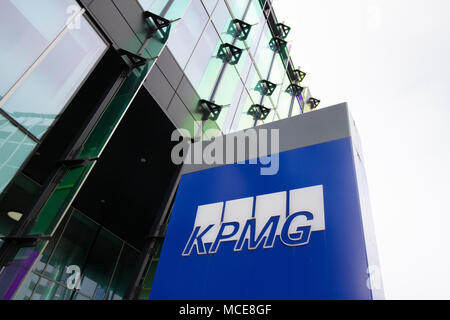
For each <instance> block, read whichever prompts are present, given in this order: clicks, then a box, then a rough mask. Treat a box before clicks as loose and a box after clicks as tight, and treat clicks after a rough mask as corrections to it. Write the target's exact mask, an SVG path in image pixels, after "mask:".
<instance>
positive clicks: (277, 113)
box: [141, 0, 299, 139]
mask: <svg viewBox="0 0 450 320" xmlns="http://www.w3.org/2000/svg"><path fill="white" fill-rule="evenodd" d="M162 2H163V3H166V4H167V1H161V2H158V1H143V0H142V1H141V3H146V5H147V7H149V8H151V7H152V6H153V7H155V8H159V9H158V10H161V8H162V7H163V6H162ZM157 3H158V6H156V4H157ZM174 3H176V1H175V2H174ZM264 6H265V7H266V8H269V9H270V5H269V4H266V3H265V1H260V0H192V1H191V2H190V4H189V6H188V8H187V10H186V13H185V15H184V17H183V18H182V20H181V21H180V22H179V23H178V25H177V27H176V29H175V30H174V32H173V34H172V35H171V36H170V38H169V41H168V45H167V47H168V49H169V50H170V52H171V54H172V55H173V56H174V58H175V60H176V62H177V64H178V65H179V68H180V69H181V70H182V71H183V78H182V80H181V82H179V84H178V86H177V87H174V91H175V93H174V95H173V97H172V102H171V103H170V105H169V110H170V111H171V112H170V113H176V112H177V110H173V109H174V108H178V109H180V108H181V109H183V110H184V109H187V110H188V111H189V112H187V116H186V120H185V121H184V122H183V126H192V122H196V123H197V124H200V126H201V127H202V129H203V137H204V138H206V139H208V138H211V137H212V136H214V135H215V134H214V132H215V133H216V134H227V133H229V132H233V131H236V130H242V129H246V128H249V127H253V126H255V125H258V124H262V123H265V122H270V121H276V120H280V119H283V118H286V117H288V116H289V114H290V111H291V110H292V109H293V108H294V109H295V108H296V110H298V109H299V107H298V106H296V107H295V106H293V103H297V102H296V99H294V98H293V97H292V96H291V95H290V94H289V93H288V92H287V91H286V89H287V88H288V87H289V85H290V82H289V77H288V76H287V74H286V68H287V66H288V62H289V59H290V57H289V51H288V49H287V48H286V46H284V47H283V48H281V49H280V50H278V49H274V47H273V44H272V40H273V38H274V35H273V32H272V31H271V29H270V27H269V25H268V22H267V21H266V16H265V15H264V13H263V9H262V8H263V7H264ZM158 10H157V11H158ZM233 50H234V51H233ZM233 52H234V53H235V54H232V53H233ZM264 81H268V82H271V83H272V84H273V85H274V88H273V90H272V91H271V92H270V94H268V93H267V92H262V91H261V82H264ZM204 101H207V102H209V103H210V104H209V105H208V106H205V104H204ZM255 105H256V106H258V105H261V106H263V107H265V108H267V109H269V110H270V113H269V115H268V116H267V117H266V118H263V119H261V118H258V117H257V115H256V116H255V114H254V113H253V112H252V110H253V108H254V106H255ZM211 106H212V107H219V108H220V113H219V114H218V115H215V116H214V114H212V115H211V114H209V112H210V111H211V109H210V108H209V107H211ZM178 111H179V113H181V110H178ZM205 114H206V116H205ZM209 129H215V131H214V132H213V133H212V134H211V132H212V131H211V130H209ZM208 133H209V135H208Z"/></svg>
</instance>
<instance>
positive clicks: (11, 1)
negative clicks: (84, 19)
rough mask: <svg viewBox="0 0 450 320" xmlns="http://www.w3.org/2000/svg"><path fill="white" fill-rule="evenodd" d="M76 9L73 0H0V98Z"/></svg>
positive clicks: (77, 6) (60, 29)
mask: <svg viewBox="0 0 450 320" xmlns="http://www.w3.org/2000/svg"><path fill="white" fill-rule="evenodd" d="M80 10H81V8H80V6H79V5H78V4H77V2H76V1H75V0H45V1H27V0H2V1H1V10H0V39H1V41H0V70H1V72H2V75H1V77H0V98H1V97H2V96H4V95H5V93H6V92H7V91H8V90H9V89H10V88H11V87H12V86H13V85H14V83H16V81H17V80H19V78H20V77H21V76H22V75H23V74H24V73H25V72H26V70H27V69H28V68H29V67H31V65H32V64H33V63H34V62H35V61H36V60H37V58H38V57H39V56H40V55H41V54H42V53H43V52H44V50H45V49H46V48H47V47H48V46H49V45H50V43H51V42H53V41H54V40H55V38H56V37H57V36H58V34H59V33H60V32H61V31H62V30H63V29H64V27H65V26H66V23H67V22H68V21H69V20H70V17H71V16H73V15H75V14H76V13H77V12H79V11H80ZM11 31H13V32H11Z"/></svg>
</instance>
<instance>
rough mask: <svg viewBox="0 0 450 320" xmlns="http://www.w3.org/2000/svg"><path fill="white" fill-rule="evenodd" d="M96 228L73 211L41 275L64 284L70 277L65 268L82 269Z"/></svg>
mask: <svg viewBox="0 0 450 320" xmlns="http://www.w3.org/2000/svg"><path fill="white" fill-rule="evenodd" d="M98 228H99V226H98V225H97V224H95V223H94V222H93V221H92V220H90V219H88V218H87V217H85V216H84V215H83V214H80V213H78V212H77V211H75V212H74V213H73V215H72V217H71V219H70V221H69V224H68V225H67V228H66V230H65V231H64V233H63V235H62V237H61V239H60V241H59V243H58V246H57V247H56V249H55V251H54V253H53V255H52V257H51V259H50V262H49V263H48V265H47V267H46V268H45V270H44V272H43V274H44V275H45V276H46V277H47V278H49V279H52V280H54V281H58V282H60V283H63V284H65V283H66V280H67V279H68V278H69V276H71V274H69V273H67V267H69V266H72V265H75V266H78V267H79V268H80V269H81V268H83V265H84V264H85V262H86V258H87V255H88V253H89V249H90V248H91V246H92V243H93V242H94V240H95V236H96V234H97V230H98Z"/></svg>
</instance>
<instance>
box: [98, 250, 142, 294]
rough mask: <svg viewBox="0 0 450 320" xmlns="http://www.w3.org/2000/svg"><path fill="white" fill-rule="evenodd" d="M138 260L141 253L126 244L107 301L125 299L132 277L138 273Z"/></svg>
mask: <svg viewBox="0 0 450 320" xmlns="http://www.w3.org/2000/svg"><path fill="white" fill-rule="evenodd" d="M138 259H139V252H138V251H137V250H135V249H134V248H132V247H131V246H129V245H127V244H125V246H124V247H123V249H122V253H121V255H120V259H119V262H118V265H117V268H116V270H115V272H114V277H113V279H112V281H111V284H110V286H109V290H108V293H107V295H106V299H107V300H121V299H122V298H123V296H124V295H125V291H126V290H127V286H128V284H129V283H130V280H131V277H132V276H133V274H134V272H135V271H136V268H137V263H136V262H137V261H138Z"/></svg>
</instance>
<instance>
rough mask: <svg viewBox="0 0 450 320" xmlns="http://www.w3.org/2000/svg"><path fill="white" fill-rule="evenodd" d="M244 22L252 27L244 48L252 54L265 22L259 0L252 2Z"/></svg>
mask: <svg viewBox="0 0 450 320" xmlns="http://www.w3.org/2000/svg"><path fill="white" fill-rule="evenodd" d="M244 20H245V22H247V23H249V24H251V25H252V29H251V32H250V34H249V36H248V38H247V40H245V42H246V46H247V47H248V48H250V50H251V51H250V52H252V53H254V52H255V50H256V47H257V45H258V41H259V39H260V37H261V32H262V30H263V28H264V25H265V23H266V20H265V18H264V15H263V14H262V9H261V5H260V4H259V0H252V1H251V4H250V7H249V10H248V12H247V15H246V16H245V18H244Z"/></svg>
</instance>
